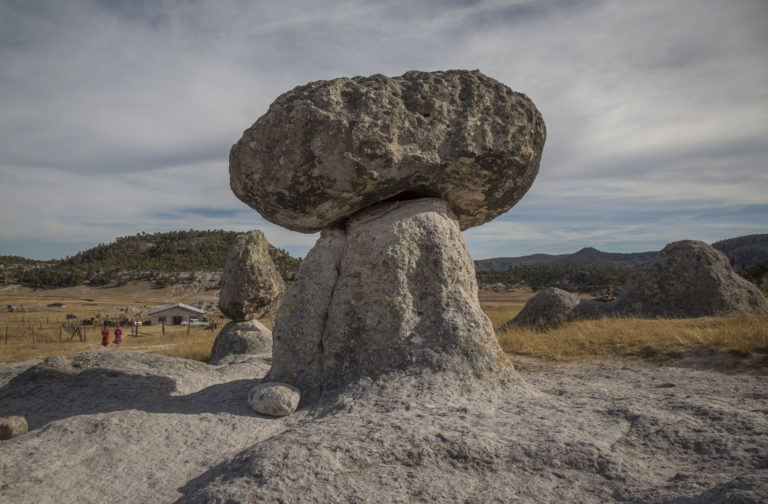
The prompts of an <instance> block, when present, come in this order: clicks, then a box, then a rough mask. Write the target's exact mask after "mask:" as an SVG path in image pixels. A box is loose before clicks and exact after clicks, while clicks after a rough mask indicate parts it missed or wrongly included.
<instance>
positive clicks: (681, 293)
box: [615, 240, 768, 317]
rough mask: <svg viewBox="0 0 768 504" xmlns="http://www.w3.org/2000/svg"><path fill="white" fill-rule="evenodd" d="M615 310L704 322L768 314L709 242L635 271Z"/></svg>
mask: <svg viewBox="0 0 768 504" xmlns="http://www.w3.org/2000/svg"><path fill="white" fill-rule="evenodd" d="M615 310H616V311H617V312H618V313H625V314H637V315H643V316H648V317H656V316H666V317H702V316H706V315H721V314H728V313H740V312H757V311H768V302H766V300H765V297H763V295H762V294H761V293H760V290H759V289H758V288H757V287H755V286H754V285H753V284H752V283H750V282H748V281H747V280H744V279H743V278H741V277H740V276H739V275H737V274H736V272H734V271H733V268H732V267H731V264H730V262H729V261H728V258H727V257H726V256H725V254H723V253H722V252H720V251H719V250H716V249H715V248H713V247H711V246H709V245H707V244H706V243H704V242H700V241H693V240H682V241H677V242H673V243H670V244H669V245H667V246H666V247H664V249H662V251H661V252H660V253H659V255H658V257H656V259H654V260H653V261H650V262H648V263H646V264H642V265H639V266H637V267H636V268H635V269H634V270H633V271H632V274H631V275H630V276H629V278H627V281H626V283H625V284H624V287H623V288H622V290H621V295H620V296H619V298H618V299H617V300H616V305H615Z"/></svg>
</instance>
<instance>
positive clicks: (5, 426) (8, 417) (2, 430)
mask: <svg viewBox="0 0 768 504" xmlns="http://www.w3.org/2000/svg"><path fill="white" fill-rule="evenodd" d="M28 431H29V426H28V425H27V418H26V416H25V415H23V414H21V413H8V414H5V415H0V439H12V438H15V437H18V436H21V435H22V434H26V433H27V432H28Z"/></svg>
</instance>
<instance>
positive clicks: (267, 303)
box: [219, 231, 285, 322]
mask: <svg viewBox="0 0 768 504" xmlns="http://www.w3.org/2000/svg"><path fill="white" fill-rule="evenodd" d="M284 293H285V283H284V282H283V279H282V277H281V276H280V273H279V272H278V271H277V268H275V264H274V263H273V262H272V258H271V257H270V256H269V242H268V241H267V239H266V238H265V237H264V234H263V233H262V232H261V231H251V232H249V233H245V234H243V235H241V236H239V237H238V238H237V239H236V240H235V243H233V244H232V248H231V249H230V250H229V254H228V255H227V261H226V263H225V265H224V274H223V277H222V285H221V293H220V294H219V308H220V309H221V311H222V313H224V314H225V315H226V316H227V317H229V318H231V319H232V320H234V321H236V322H241V321H245V320H251V319H256V318H261V317H264V316H266V315H268V314H270V313H274V312H275V310H277V307H278V305H279V304H280V300H281V299H282V296H283V294H284Z"/></svg>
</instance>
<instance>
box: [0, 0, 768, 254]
mask: <svg viewBox="0 0 768 504" xmlns="http://www.w3.org/2000/svg"><path fill="white" fill-rule="evenodd" d="M0 55H1V56H2V60H3V65H2V66H0V108H1V109H2V110H3V113H2V114H1V115H0V177H2V182H3V183H2V186H0V198H1V199H0V211H2V214H3V219H2V221H0V246H1V245H2V244H3V242H4V241H10V240H19V239H29V240H33V239H37V240H43V239H44V240H51V241H56V240H58V241H67V240H69V241H71V242H73V243H74V242H77V243H78V244H80V243H82V242H87V241H89V240H92V241H94V242H99V241H108V240H111V239H113V238H114V237H115V236H118V235H124V234H132V233H135V232H138V231H141V230H145V231H153V230H168V229H187V228H201V227H215V228H227V229H251V228H253V227H261V228H263V229H266V230H267V234H268V237H269V238H270V239H271V240H273V241H274V242H275V243H276V244H277V245H279V246H284V245H285V246H291V247H297V249H296V250H299V249H301V250H303V249H305V248H306V247H308V246H309V245H310V244H311V243H312V242H313V241H314V239H315V236H314V235H300V234H297V233H291V232H288V231H284V230H281V229H280V228H278V227H276V226H273V225H271V224H268V223H266V222H265V221H264V220H263V219H262V218H261V217H259V216H258V215H257V214H256V213H255V212H253V211H251V210H250V209H248V208H247V207H246V206H245V205H243V204H242V203H240V202H239V201H238V200H237V199H236V198H235V197H234V196H233V195H232V194H231V192H230V191H229V186H228V174H227V169H226V165H227V155H228V150H229V147H230V145H231V144H232V143H234V142H235V141H236V140H237V138H238V137H239V136H240V134H241V133H242V131H243V130H244V129H245V128H247V127H248V126H250V124H252V123H253V122H254V121H255V120H256V118H257V117H258V116H259V115H261V114H262V113H263V112H264V111H266V109H267V107H268V105H269V103H270V102H271V101H272V100H273V99H274V98H275V97H276V96H277V95H278V94H280V93H282V92H284V91H286V90H288V89H290V88H292V87H293V86H295V85H300V84H303V83H305V82H308V81H310V80H317V79H327V78H333V77H337V76H352V75H365V74H372V73H384V74H387V75H399V74H401V73H403V72H405V71H407V70H411V69H421V70H437V69H446V68H470V69H473V68H479V69H480V70H481V71H483V72H484V73H486V74H487V75H489V76H492V77H494V78H496V79H498V80H500V81H502V82H504V83H506V84H507V85H509V86H510V87H512V88H513V89H516V90H519V91H523V92H525V93H526V94H528V95H529V96H530V97H531V98H532V99H533V100H534V102H535V103H536V104H537V106H538V107H539V109H540V110H541V111H542V114H543V116H544V119H545V121H546V123H547V128H548V139H547V144H546V146H545V151H544V157H543V159H542V166H541V171H540V174H539V177H538V180H537V181H536V183H535V184H534V188H533V189H532V191H531V194H530V195H528V196H527V197H526V198H525V199H524V200H523V202H521V203H520V204H519V205H518V206H517V207H515V209H513V210H512V212H510V214H509V216H508V217H509V219H507V218H506V217H504V218H500V220H497V221H494V222H492V223H490V224H487V225H486V226H483V227H481V228H478V230H472V231H470V232H469V233H468V235H467V236H468V242H469V243H470V248H471V249H472V250H473V253H475V254H476V255H477V254H478V253H477V252H475V250H484V251H488V253H491V252H492V251H499V250H504V249H505V247H506V248H507V249H509V248H513V247H515V246H516V245H515V244H516V243H519V242H520V241H521V240H524V241H525V243H526V244H527V245H526V246H527V247H530V248H531V249H535V248H538V249H539V250H538V251H550V248H549V247H561V248H564V247H568V248H569V249H571V248H580V247H581V246H586V245H595V243H605V244H610V245H612V246H616V247H624V246H631V247H634V246H638V247H640V248H646V247H642V246H641V245H642V243H649V244H651V243H653V244H656V243H658V242H659V241H662V240H667V239H669V238H674V236H675V234H676V233H679V232H687V233H690V234H689V237H696V236H690V235H698V234H700V235H707V236H712V235H713V234H714V233H716V232H721V233H726V236H720V237H721V238H724V237H727V233H728V232H729V229H730V230H733V233H737V232H740V231H741V230H744V229H753V228H754V226H755V224H754V223H755V222H757V221H759V217H768V215H765V212H766V210H765V204H764V202H765V201H766V200H765V196H764V194H765V193H766V192H768V175H766V174H767V173H768V170H766V168H767V167H766V162H765V160H766V159H768V146H766V142H765V138H768V121H765V118H766V116H768V93H766V91H765V90H766V89H768V4H766V3H765V2H760V1H741V2H737V3H723V2H717V1H693V0H690V1H680V2H673V3H669V2H640V3H638V2H635V3H627V2H602V1H590V0H586V1H573V2H570V1H556V0H544V1H514V2H510V1H506V0H477V1H472V0H467V1H463V0H455V1H451V2H445V1H436V0H435V1H425V2H411V1H405V0H402V1H401V0H398V1H385V2H378V1H376V2H374V1H372V0H346V1H336V2H333V1H309V0H304V1H284V2H248V1H236V0H232V1H221V2H207V1H202V2H195V3H190V2H182V1H175V0H167V1H157V2H154V1H146V2H130V3H122V2H108V1H97V0H82V1H72V2H47V3H46V2H0ZM574 196H578V197H574ZM529 199H531V200H532V201H535V202H537V203H536V204H532V205H528V204H526V201H528V200H529ZM542 201H546V202H547V205H546V206H547V208H550V207H551V208H554V209H557V210H559V213H560V214H561V215H573V214H578V215H582V216H583V219H584V220H585V221H587V223H594V224H590V226H591V227H589V226H587V227H589V229H587V228H586V227H585V226H582V227H581V228H579V230H578V231H573V230H572V228H571V226H572V225H573V223H571V222H567V223H566V224H563V223H562V222H559V221H558V220H557V219H556V218H554V217H552V218H550V217H549V216H550V214H549V213H547V212H545V211H544V209H543V208H542V206H541V205H540V204H539V203H540V202H542ZM643 206H652V207H653V208H654V209H656V210H657V212H654V213H653V215H650V214H644V217H643V218H638V217H637V215H638V212H639V210H638V209H641V208H642V207H643ZM521 207H522V208H523V209H524V212H523V213H524V215H525V217H526V218H527V219H530V220H531V222H530V223H527V224H525V223H520V222H515V223H514V224H510V220H515V219H516V217H515V215H516V214H515V212H518V209H519V208H521ZM742 207H743V208H747V209H751V210H748V211H749V212H751V213H749V214H747V213H744V212H735V213H728V212H724V213H723V215H724V217H722V219H714V220H713V219H711V218H710V219H704V218H699V217H697V215H699V214H697V213H696V212H702V211H703V209H706V208H720V209H736V208H742ZM605 208H613V209H614V216H613V220H611V221H606V220H605V219H604V218H603V214H602V213H600V212H603V211H605ZM525 209H527V210H525ZM665 211H666V212H668V213H667V214H665V213H664V212H665ZM537 212H544V214H541V213H537ZM685 212H689V214H688V215H689V218H688V219H686V218H685V216H686V213H685ZM745 212H746V211H745ZM555 213H556V212H555ZM543 215H546V216H547V217H546V218H544V216H543ZM665 215H666V217H665ZM669 216H672V217H669ZM505 219H506V220H505ZM537 219H538V220H537ZM727 219H731V220H730V221H727ZM677 222H685V223H686V227H685V228H682V227H681V226H678V225H677V224H676V223H677ZM728 222H730V226H729V225H728V224H727V223H728ZM534 223H535V224H534ZM718 226H720V227H719V228H718ZM715 229H719V231H713V230H715ZM756 231H760V230H759V229H757V230H756ZM703 238H704V236H702V239H703ZM282 244H284V245H282ZM78 246H79V245H78ZM531 251H534V250H531ZM2 253H3V250H2V247H0V254H2ZM482 255H486V254H482ZM502 255H509V254H502Z"/></svg>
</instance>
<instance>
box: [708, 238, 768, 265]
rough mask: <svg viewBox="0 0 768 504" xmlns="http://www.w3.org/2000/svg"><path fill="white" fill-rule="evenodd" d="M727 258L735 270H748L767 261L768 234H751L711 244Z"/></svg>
mask: <svg viewBox="0 0 768 504" xmlns="http://www.w3.org/2000/svg"><path fill="white" fill-rule="evenodd" d="M712 246H713V247H715V248H716V249H717V250H719V251H720V252H722V253H724V254H725V255H727V256H728V259H730V260H731V264H733V267H734V268H735V269H748V268H753V267H755V266H757V265H758V264H759V263H761V262H766V261H768V234H753V235H746V236H739V237H738V238H730V239H728V240H720V241H718V242H715V243H713V244H712Z"/></svg>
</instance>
